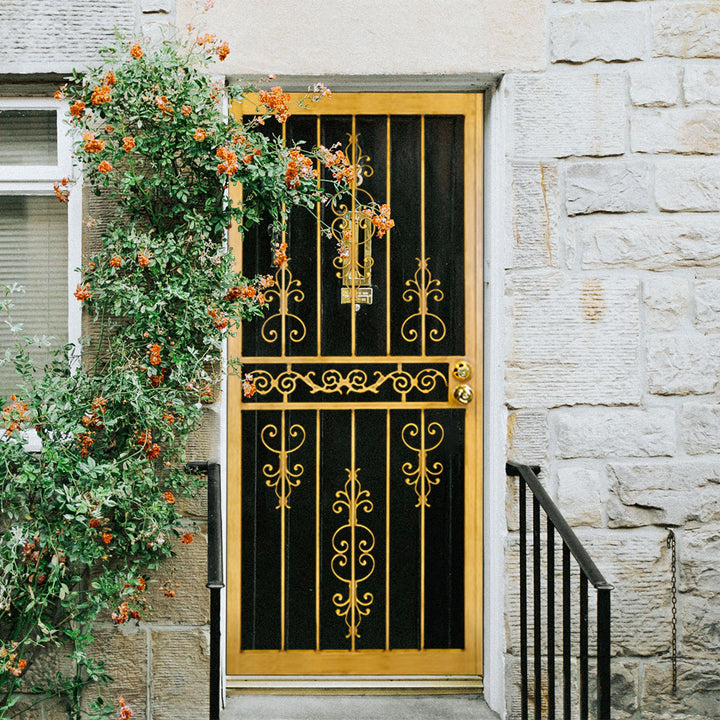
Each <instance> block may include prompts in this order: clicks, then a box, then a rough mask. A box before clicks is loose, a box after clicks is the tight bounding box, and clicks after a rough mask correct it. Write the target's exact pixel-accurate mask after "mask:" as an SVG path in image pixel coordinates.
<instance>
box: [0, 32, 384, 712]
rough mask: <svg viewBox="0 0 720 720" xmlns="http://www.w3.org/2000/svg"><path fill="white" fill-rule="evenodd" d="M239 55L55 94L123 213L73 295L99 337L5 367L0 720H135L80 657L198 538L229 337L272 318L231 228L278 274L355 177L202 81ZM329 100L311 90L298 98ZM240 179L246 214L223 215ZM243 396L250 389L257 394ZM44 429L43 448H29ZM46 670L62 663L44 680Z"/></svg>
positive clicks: (157, 50)
mask: <svg viewBox="0 0 720 720" xmlns="http://www.w3.org/2000/svg"><path fill="white" fill-rule="evenodd" d="M228 53H229V48H228V46H227V45H226V44H225V43H223V42H221V41H219V40H217V39H216V38H215V37H213V36H211V35H208V34H201V35H196V36H193V37H190V38H187V39H184V40H177V39H176V40H172V41H166V42H162V43H160V44H158V45H157V46H154V47H148V46H146V45H145V44H143V42H142V41H137V42H136V41H126V40H124V39H122V38H121V39H119V40H118V42H117V44H116V45H115V46H113V47H110V48H106V49H104V50H103V51H101V57H102V62H101V64H100V65H99V66H98V67H96V68H93V69H91V70H88V71H86V72H84V73H82V74H79V73H75V74H73V75H72V77H71V78H69V81H68V83H67V85H65V86H64V87H63V88H61V89H60V90H59V91H58V93H57V94H56V97H57V98H58V99H61V100H65V101H66V102H67V104H68V107H69V117H68V122H69V123H70V125H71V128H72V131H73V133H74V136H75V145H74V147H75V156H76V159H77V161H78V162H79V163H81V165H82V168H83V177H84V182H85V184H86V185H89V186H90V188H91V189H92V191H94V192H95V193H97V194H100V195H102V196H103V197H104V198H106V199H107V200H109V201H112V203H114V205H115V207H116V208H117V214H116V216H115V217H114V218H113V219H112V220H109V221H99V220H94V219H92V218H89V219H87V222H88V223H89V224H91V225H92V224H95V223H98V222H102V233H101V237H102V243H101V247H100V248H99V249H98V250H97V252H96V253H95V254H94V255H93V256H92V257H89V258H87V261H86V262H85V263H84V264H83V266H82V268H81V272H82V282H81V283H80V284H79V285H78V287H77V289H76V291H75V297H76V298H77V300H78V302H81V303H82V305H83V309H84V311H85V314H86V317H87V318H88V320H89V324H90V332H89V338H88V339H85V340H83V341H82V343H77V344H76V343H73V344H71V345H68V346H67V347H66V348H64V349H63V350H62V351H61V352H60V353H59V354H58V355H57V356H56V357H55V359H54V361H53V362H51V363H50V364H49V365H47V366H46V367H45V368H35V367H34V366H33V363H32V361H31V355H30V354H29V352H28V349H29V347H30V345H31V341H30V339H28V340H27V341H26V344H25V345H24V346H22V347H19V348H17V350H16V353H15V356H14V359H13V362H14V363H15V366H16V368H17V371H18V382H17V391H16V393H15V394H14V395H12V396H11V397H10V398H7V399H6V401H5V402H4V403H3V405H2V407H3V409H2V413H1V416H0V434H1V435H2V441H1V442H0V535H1V537H2V540H1V541H0V671H1V672H0V718H10V717H15V716H16V715H21V714H22V713H23V712H24V711H26V710H27V709H28V708H29V707H32V706H33V705H34V704H36V703H38V702H41V701H43V700H47V699H48V698H55V701H56V702H62V703H63V704H64V707H65V708H66V711H67V715H68V717H69V718H73V719H76V718H80V717H87V718H99V717H111V716H112V717H120V718H130V717H132V710H131V708H130V707H129V705H128V704H127V703H126V702H125V701H124V700H123V699H122V698H120V700H119V701H118V702H119V705H118V703H117V702H105V701H103V699H102V698H98V699H97V700H95V701H93V702H88V700H87V699H85V700H83V698H82V695H83V691H84V689H85V688H86V686H87V685H88V684H89V683H93V682H96V681H101V682H102V681H106V680H107V676H106V673H105V670H104V667H103V663H102V662H101V661H96V660H93V659H91V655H90V652H89V648H90V646H91V644H92V641H93V625H92V623H93V621H94V620H96V619H97V618H98V617H106V618H107V619H108V620H112V621H113V622H114V623H115V624H118V625H121V624H123V623H126V622H129V621H133V620H140V619H142V618H143V617H144V616H145V615H146V614H147V613H149V612H150V611H151V598H152V597H153V593H155V594H157V593H160V594H162V593H164V594H166V595H168V596H173V595H174V594H175V593H176V592H177V586H176V583H175V582H174V580H173V578H172V577H168V576H166V575H164V574H163V573H165V572H166V571H165V569H164V568H165V567H167V563H166V561H167V560H168V559H169V558H170V557H171V556H173V555H174V554H175V553H176V552H181V551H182V547H183V543H185V544H189V543H192V542H193V539H194V531H193V528H192V527H191V526H189V525H188V524H187V520H185V519H184V518H183V517H182V516H181V514H180V513H179V512H178V509H177V507H178V500H179V499H180V498H181V497H182V496H189V495H192V494H193V493H195V492H196V491H197V490H198V488H199V480H198V478H196V477H195V476H193V475H192V474H188V473H187V472H186V470H185V461H186V457H185V447H186V444H187V440H188V437H189V435H190V433H191V432H192V431H193V430H194V429H195V428H196V427H197V426H198V423H199V422H200V420H201V416H202V405H203V403H208V402H213V401H214V399H215V393H216V388H217V386H218V380H219V374H220V362H219V361H220V357H221V356H220V351H221V349H222V347H223V341H224V340H225V338H226V337H227V336H228V334H230V333H233V332H235V331H236V330H237V328H238V326H239V323H241V322H242V321H245V320H249V319H251V318H252V317H253V316H257V315H261V314H262V313H263V306H264V305H265V302H266V299H265V291H266V290H267V289H268V288H269V287H271V286H272V284H273V279H272V275H270V274H268V275H264V276H257V277H251V278H248V277H244V276H243V275H242V274H241V273H240V272H239V271H238V270H237V267H236V263H235V258H234V257H233V255H232V254H231V253H230V252H229V251H228V250H227V247H226V242H225V241H226V231H227V229H228V228H229V227H230V226H231V224H232V223H235V224H237V226H239V227H240V228H242V229H247V228H250V227H252V226H253V225H255V224H257V223H259V222H261V221H262V222H263V223H269V224H270V226H271V231H270V232H269V236H270V237H271V238H275V240H274V245H273V257H274V263H275V264H276V265H281V264H282V263H284V262H285V261H286V259H287V258H286V252H287V247H286V245H285V243H284V242H282V237H283V234H282V233H283V229H284V227H285V223H286V220H287V217H288V214H289V213H290V212H291V211H293V210H294V209H295V208H302V207H304V208H307V209H310V210H312V209H314V208H315V206H316V203H317V202H320V201H322V200H323V198H326V197H329V196H331V195H334V194H336V193H338V192H342V191H343V188H345V189H347V186H348V184H352V183H353V182H354V181H355V177H356V171H355V169H354V168H353V167H352V166H351V164H350V163H349V161H348V159H347V158H346V157H345V156H344V155H343V154H342V152H341V151H338V150H337V149H336V148H329V149H328V148H316V149H312V150H309V149H306V148H304V147H287V146H286V145H285V144H284V143H283V142H282V141H281V140H279V139H276V138H275V137H273V135H272V133H268V132H263V126H264V125H265V123H275V122H279V123H283V122H285V120H286V119H287V117H288V115H289V113H290V109H289V96H288V95H287V94H286V93H284V92H283V91H282V89H281V88H279V87H270V88H267V87H265V88H263V87H262V85H261V86H260V87H259V88H256V87H254V86H252V85H247V86H244V87H235V88H226V87H224V86H222V85H220V84H218V83H216V82H214V81H212V80H211V78H210V76H209V74H208V72H207V69H208V67H209V64H210V63H211V62H215V61H217V60H220V61H222V60H224V58H225V57H226V56H227V54H228ZM269 80H270V79H269V78H266V79H265V81H266V85H270V84H271V83H270V82H269ZM329 94H330V93H329V91H328V90H327V89H326V88H325V87H324V86H322V85H317V86H315V87H314V88H311V89H310V91H309V93H308V95H307V97H306V101H307V102H313V101H315V100H318V99H319V98H320V97H322V96H323V95H329ZM232 97H245V98H249V99H251V101H252V102H254V103H255V106H256V109H257V112H256V114H254V115H253V116H252V117H251V118H250V119H245V121H244V122H243V121H241V120H238V119H236V118H234V117H232V116H230V117H228V116H227V114H226V112H224V109H223V108H224V107H225V106H224V103H225V102H226V101H227V100H228V98H232ZM322 166H324V167H325V168H327V170H323V172H322V177H319V176H318V168H321V167H322ZM233 182H239V183H242V187H243V191H242V202H241V203H240V204H233V203H232V202H230V200H229V199H228V198H229V196H228V193H227V189H228V186H229V184H230V183H233ZM79 191H80V188H79V187H76V186H74V183H73V182H72V181H70V180H68V179H63V180H62V181H60V182H58V183H56V184H55V193H56V195H57V197H58V200H59V201H60V202H67V201H68V199H69V196H70V193H73V192H79ZM358 211H359V212H365V213H367V214H368V215H369V216H370V217H371V218H372V219H373V221H374V222H375V224H376V226H377V227H378V230H379V231H380V232H382V231H384V229H386V227H388V226H389V223H392V221H391V220H390V219H389V216H388V212H387V208H384V207H383V208H376V207H371V208H361V209H359V210H358ZM341 250H342V248H341ZM271 270H272V268H268V272H270V271H271ZM11 301H12V293H11V292H10V291H7V292H6V293H5V295H4V299H0V304H2V307H3V308H4V309H6V310H7V311H8V312H9V313H10V315H11V314H12V309H11V305H12V303H11ZM78 347H79V348H80V349H79V350H78ZM245 388H246V391H247V392H248V393H252V391H253V387H252V382H251V380H250V379H249V378H246V381H245ZM33 432H34V433H37V435H38V437H39V440H40V447H39V449H37V450H35V451H33V452H29V451H28V450H26V449H25V448H26V441H27V437H28V433H33ZM53 653H54V655H53ZM44 654H45V655H48V654H49V655H50V657H52V658H56V660H57V658H60V657H61V656H62V654H66V655H67V656H68V658H69V660H70V663H69V664H68V663H67V662H60V660H57V661H56V662H54V663H53V672H51V673H47V672H45V673H43V672H40V670H39V669H38V668H36V666H38V665H41V664H38V660H39V659H40V658H41V657H42V656H43V655H44ZM96 654H97V653H96ZM81 708H84V710H81Z"/></svg>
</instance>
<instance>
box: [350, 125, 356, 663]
mask: <svg viewBox="0 0 720 720" xmlns="http://www.w3.org/2000/svg"><path fill="white" fill-rule="evenodd" d="M354 121H355V118H354V117H353V129H354V128H355V122H354ZM354 295H355V291H354V290H353V296H354ZM354 312H355V306H354V305H353V313H354ZM350 473H351V477H352V478H353V480H352V481H351V482H350V507H349V511H350V588H349V592H348V600H349V602H350V613H351V615H350V637H351V644H352V651H353V652H355V637H356V635H357V615H356V614H355V612H356V608H357V603H356V602H355V595H356V593H357V584H356V578H355V528H356V524H357V516H356V513H357V504H356V501H357V497H356V492H357V489H356V487H355V486H356V483H355V482H354V478H355V477H356V473H357V468H356V467H355V411H354V410H351V411H350Z"/></svg>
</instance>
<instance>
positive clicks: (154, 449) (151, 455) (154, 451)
mask: <svg viewBox="0 0 720 720" xmlns="http://www.w3.org/2000/svg"><path fill="white" fill-rule="evenodd" d="M159 454H160V446H159V445H158V444H157V443H153V444H152V445H151V446H150V447H149V448H148V449H147V451H146V452H145V455H147V459H148V460H154V459H155V458H156V457H157V456H158V455H159Z"/></svg>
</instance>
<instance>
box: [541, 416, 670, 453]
mask: <svg viewBox="0 0 720 720" xmlns="http://www.w3.org/2000/svg"><path fill="white" fill-rule="evenodd" d="M552 425H553V428H554V431H555V436H556V440H555V448H556V450H555V452H556V454H557V456H558V457H561V458H580V457H593V458H602V457H612V456H620V457H623V456H625V457H643V456H662V455H672V454H673V453H674V451H675V412H674V411H673V410H671V409H669V408H651V409H648V410H641V409H639V408H604V407H598V408H586V407H583V408H572V409H560V410H556V411H553V414H552Z"/></svg>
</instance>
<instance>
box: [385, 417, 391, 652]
mask: <svg viewBox="0 0 720 720" xmlns="http://www.w3.org/2000/svg"><path fill="white" fill-rule="evenodd" d="M385 649H386V650H389V649H390V410H389V409H388V410H386V411H385Z"/></svg>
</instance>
